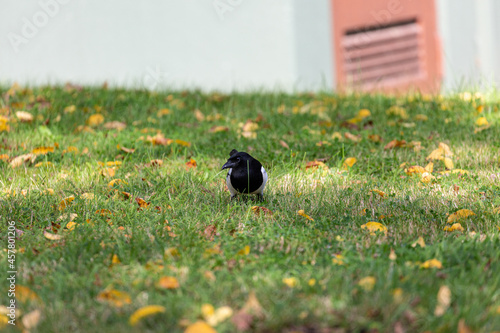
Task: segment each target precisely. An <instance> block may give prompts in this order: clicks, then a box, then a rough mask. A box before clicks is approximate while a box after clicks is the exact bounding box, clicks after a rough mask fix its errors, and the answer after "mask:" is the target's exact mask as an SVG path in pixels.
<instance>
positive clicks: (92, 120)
mask: <svg viewBox="0 0 500 333" xmlns="http://www.w3.org/2000/svg"><path fill="white" fill-rule="evenodd" d="M103 122H104V116H103V115H102V114H100V113H96V114H93V115H91V116H90V117H89V118H88V119H87V125H89V126H97V125H100V124H102V123H103Z"/></svg>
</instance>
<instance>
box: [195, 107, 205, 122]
mask: <svg viewBox="0 0 500 333" xmlns="http://www.w3.org/2000/svg"><path fill="white" fill-rule="evenodd" d="M194 116H195V117H196V120H198V121H204V120H205V115H204V114H203V113H202V112H201V111H200V110H198V109H196V110H194Z"/></svg>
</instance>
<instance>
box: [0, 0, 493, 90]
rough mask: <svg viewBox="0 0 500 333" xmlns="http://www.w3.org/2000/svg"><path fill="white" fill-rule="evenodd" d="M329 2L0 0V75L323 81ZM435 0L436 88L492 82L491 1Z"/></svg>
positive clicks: (157, 83)
mask: <svg viewBox="0 0 500 333" xmlns="http://www.w3.org/2000/svg"><path fill="white" fill-rule="evenodd" d="M388 1H397V0H388ZM330 3H331V0H314V1H311V0H272V1H270V0H147V1H137V0H106V1H98V0H23V1H20V0H0V84H10V83H12V82H14V81H17V82H19V83H21V84H44V83H53V84H54V83H59V84H62V83H65V82H68V81H70V82H73V83H79V84H102V83H103V82H108V83H109V84H111V85H119V86H127V87H146V88H150V89H159V88H165V87H169V88H202V89H204V90H222V91H231V90H249V89H270V90H276V89H284V90H288V91H292V90H309V89H312V90H317V89H325V88H326V89H329V88H332V87H334V86H335V82H334V81H335V73H334V66H333V64H334V59H333V48H334V47H335V45H332V42H333V39H332V37H331V36H332V34H331V29H332V28H331V27H332V22H331V10H330ZM436 3H437V9H438V21H439V22H438V25H439V30H440V31H439V33H440V35H441V37H442V42H443V53H444V55H443V58H444V59H443V64H444V73H445V77H444V87H445V89H448V90H451V89H460V88H470V87H471V86H474V85H475V84H477V83H478V82H479V81H482V82H486V83H485V84H484V85H485V86H491V83H492V82H494V83H496V85H497V86H500V19H499V18H500V1H497V0H436ZM367 10H368V9H367Z"/></svg>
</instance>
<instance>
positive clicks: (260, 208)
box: [252, 206, 273, 216]
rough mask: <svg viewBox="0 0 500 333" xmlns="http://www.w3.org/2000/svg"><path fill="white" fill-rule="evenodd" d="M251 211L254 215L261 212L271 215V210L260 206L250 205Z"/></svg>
mask: <svg viewBox="0 0 500 333" xmlns="http://www.w3.org/2000/svg"><path fill="white" fill-rule="evenodd" d="M252 211H253V212H254V213H255V215H260V213H261V212H262V214H263V215H269V216H272V215H273V212H272V211H271V210H269V209H267V208H266V207H261V206H252Z"/></svg>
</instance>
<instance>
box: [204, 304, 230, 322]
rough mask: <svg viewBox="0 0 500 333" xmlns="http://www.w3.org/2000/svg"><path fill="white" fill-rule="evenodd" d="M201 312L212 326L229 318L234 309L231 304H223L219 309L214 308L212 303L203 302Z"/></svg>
mask: <svg viewBox="0 0 500 333" xmlns="http://www.w3.org/2000/svg"><path fill="white" fill-rule="evenodd" d="M201 313H202V315H203V318H205V320H206V322H207V323H208V324H209V325H210V326H217V325H218V324H220V323H222V322H223V321H225V320H227V319H228V318H231V316H232V315H233V309H231V308H230V307H229V306H222V307H220V308H218V309H214V307H213V306H212V305H211V304H203V305H202V306H201Z"/></svg>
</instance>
